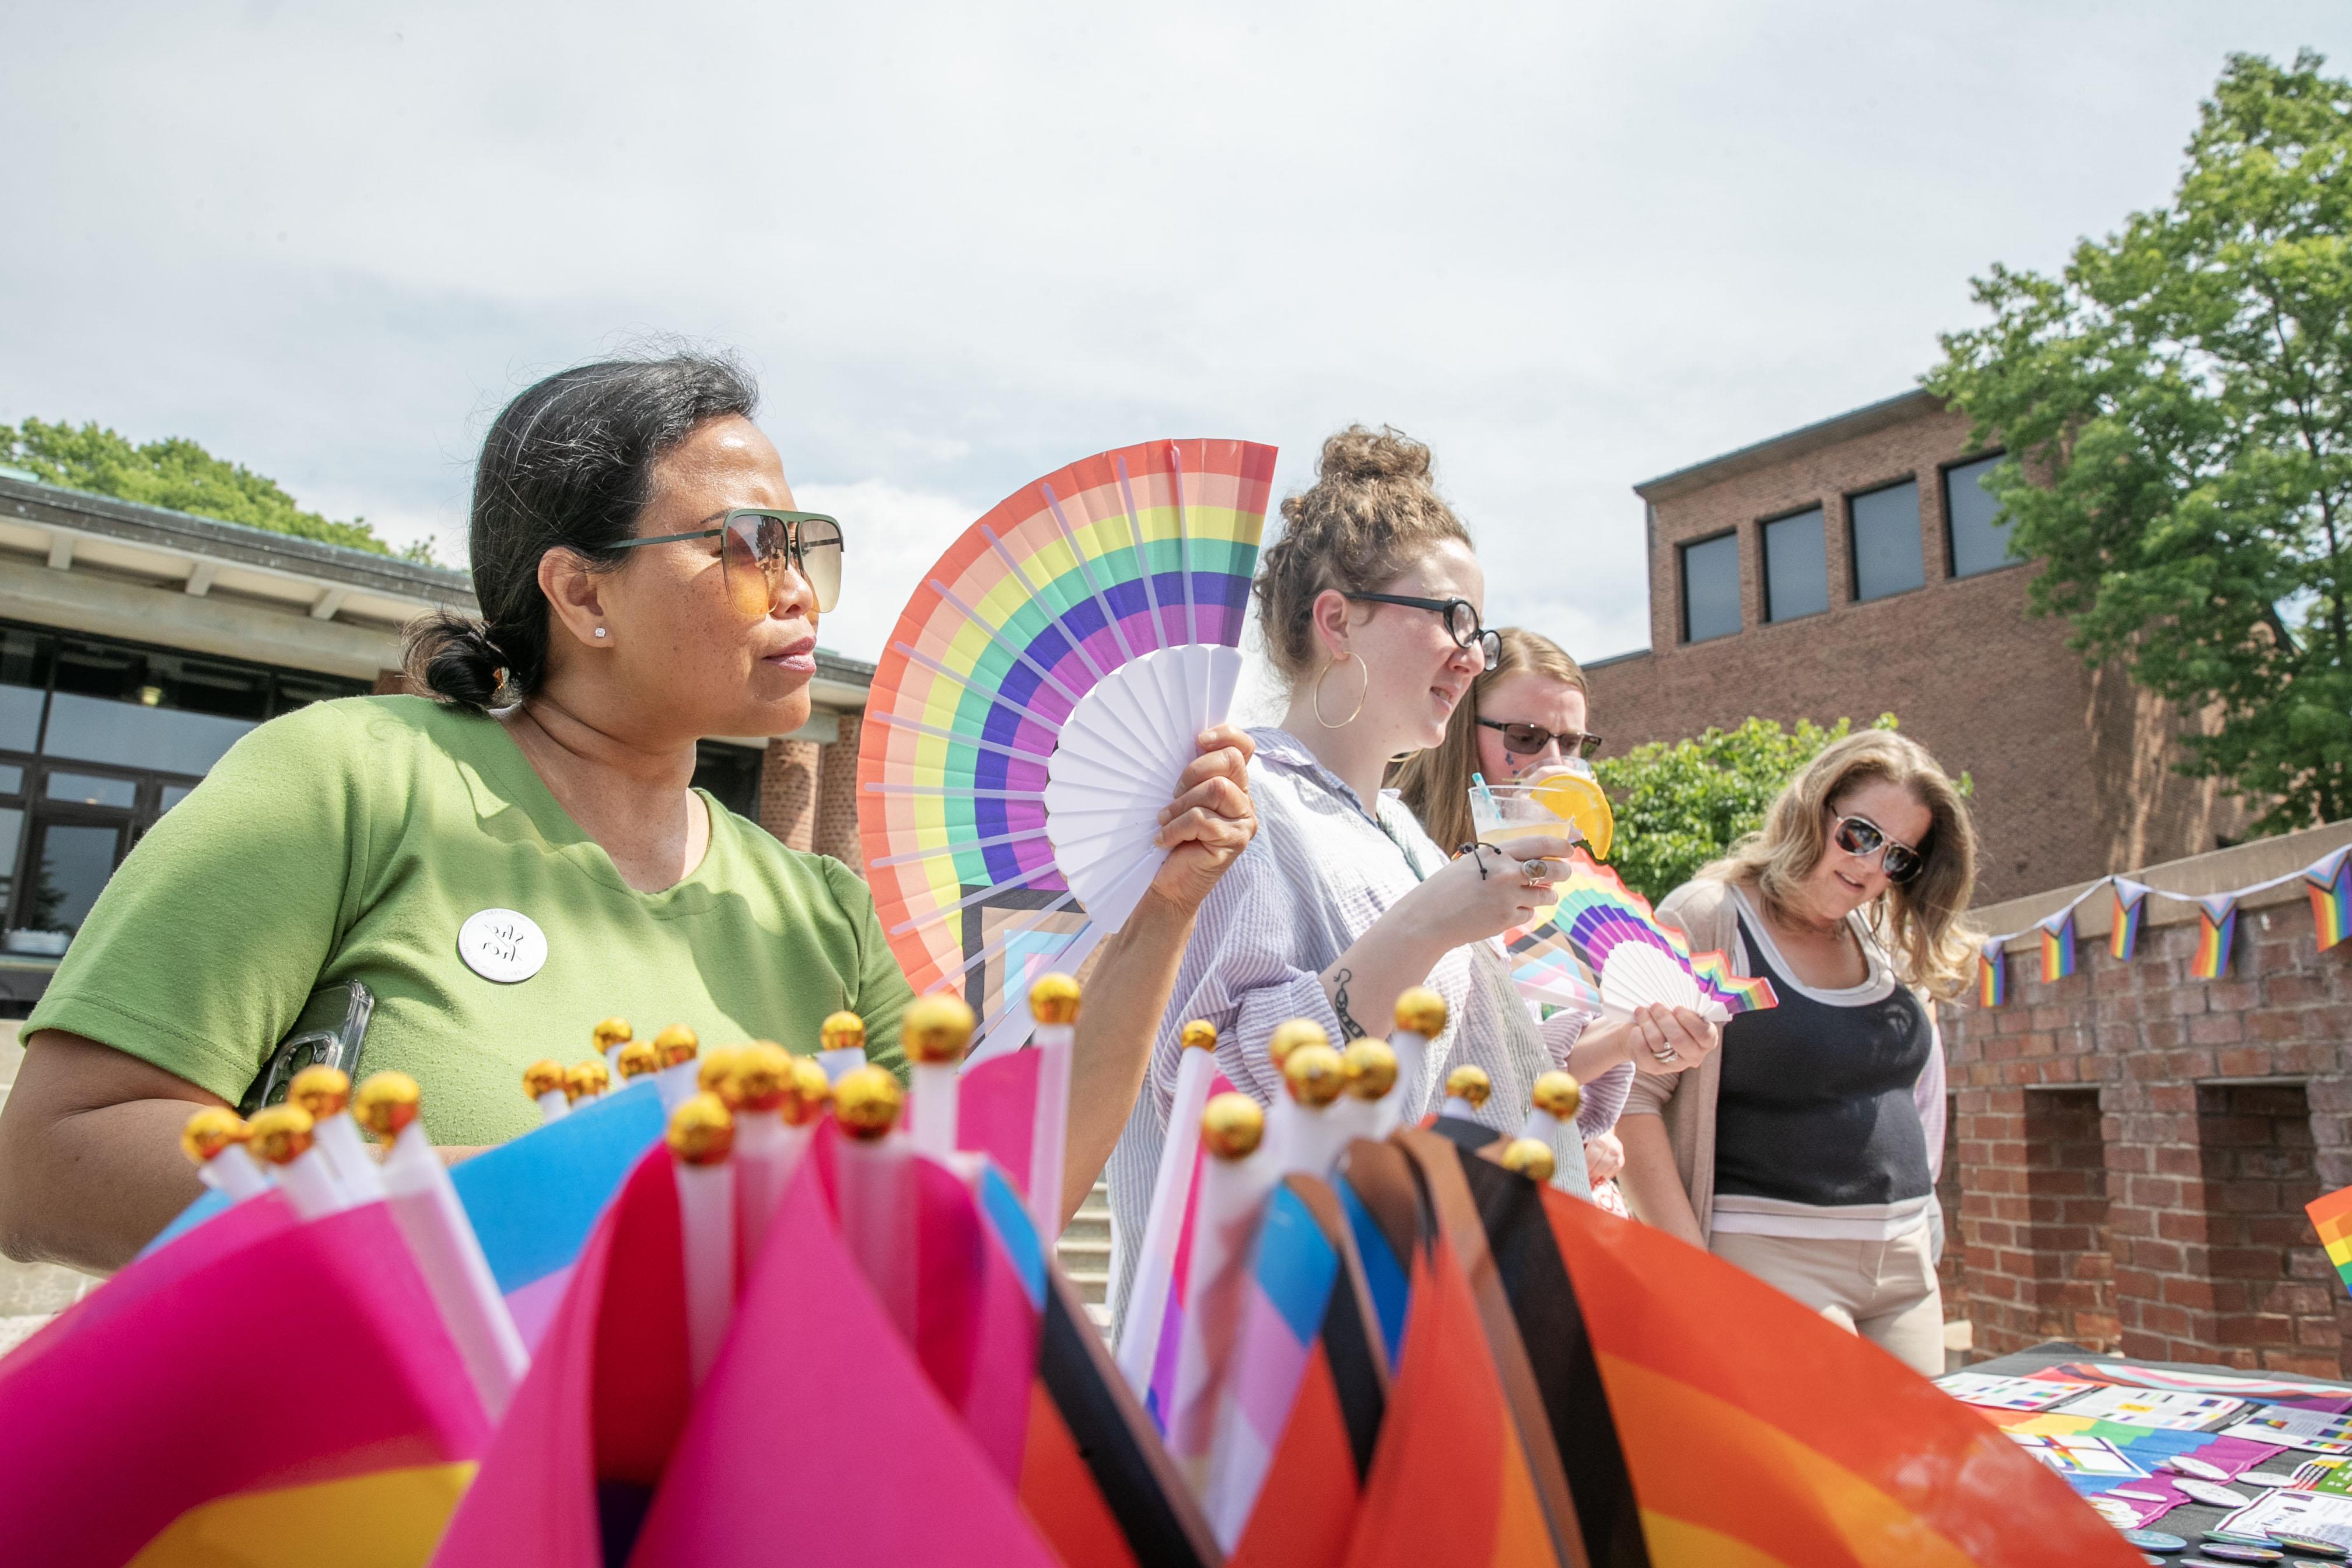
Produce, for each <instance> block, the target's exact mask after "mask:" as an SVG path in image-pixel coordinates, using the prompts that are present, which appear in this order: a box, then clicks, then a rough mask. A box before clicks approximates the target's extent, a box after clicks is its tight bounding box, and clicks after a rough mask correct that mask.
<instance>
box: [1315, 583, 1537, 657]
mask: <svg viewBox="0 0 2352 1568" xmlns="http://www.w3.org/2000/svg"><path fill="white" fill-rule="evenodd" d="M1340 597H1341V598H1345V599H1353V600H1355V601H1356V602H1357V603H1358V604H1365V605H1403V606H1405V608H1407V609H1409V610H1427V611H1428V612H1429V613H1430V614H1431V615H1433V616H1436V617H1437V618H1438V619H1439V620H1441V621H1444V623H1445V629H1446V631H1447V632H1449V633H1451V634H1452V636H1453V637H1454V644H1455V645H1456V646H1457V647H1475V648H1476V649H1478V651H1479V652H1480V653H1481V654H1483V655H1484V656H1485V657H1486V668H1487V670H1488V672H1489V673H1492V671H1493V670H1494V668H1495V667H1496V665H1498V664H1500V663H1502V662H1503V634H1502V633H1500V632H1490V631H1487V630H1486V629H1485V628H1483V627H1481V626H1479V625H1478V606H1477V605H1474V604H1472V603H1471V602H1470V601H1469V600H1467V599H1416V598H1414V597H1412V595H1409V594H1346V593H1343V594H1342V595H1340Z"/></svg>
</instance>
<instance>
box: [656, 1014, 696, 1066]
mask: <svg viewBox="0 0 2352 1568" xmlns="http://www.w3.org/2000/svg"><path fill="white" fill-rule="evenodd" d="M701 1044H702V1041H701V1040H700V1039H699V1038H698V1037H696V1035H695V1032H694V1031H693V1030H692V1029H689V1028H688V1027H687V1026H685V1025H684V1024H672V1025H671V1026H669V1027H668V1028H667V1029H664V1030H663V1031H662V1032H661V1033H660V1034H658V1035H656V1036H655V1037H654V1054H655V1055H656V1057H658V1058H661V1065H662V1066H664V1067H666V1068H674V1067H676V1066H677V1064H678V1063H680V1062H690V1061H692V1060H693V1059H694V1053H695V1051H696V1049H697V1048H698V1047H700V1046H701Z"/></svg>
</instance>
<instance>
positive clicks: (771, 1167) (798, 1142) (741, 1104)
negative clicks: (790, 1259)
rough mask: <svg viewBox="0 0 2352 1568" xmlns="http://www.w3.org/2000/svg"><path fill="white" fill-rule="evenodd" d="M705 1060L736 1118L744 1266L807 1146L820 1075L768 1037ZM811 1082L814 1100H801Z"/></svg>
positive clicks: (820, 1093)
mask: <svg viewBox="0 0 2352 1568" xmlns="http://www.w3.org/2000/svg"><path fill="white" fill-rule="evenodd" d="M710 1059H712V1060H717V1061H719V1062H720V1063H721V1068H722V1070H721V1071H720V1072H719V1074H718V1081H717V1083H716V1085H715V1086H714V1087H715V1089H716V1091H717V1093H718V1095H719V1099H720V1100H722V1101H723V1102H724V1103H725V1104H726V1107H727V1109H728V1110H729V1111H730V1113H731V1114H732V1115H733V1116H734V1118H735V1220H736V1224H737V1225H738V1226H740V1227H741V1235H740V1238H739V1239H740V1243H741V1251H742V1256H743V1259H744V1263H745V1266H746V1268H747V1269H748V1268H749V1266H750V1263H751V1260H752V1259H753V1258H758V1257H759V1256H760V1247H761V1244H762V1243H763V1242H764V1241H765V1240H766V1239H767V1236H768V1226H769V1223H770V1222H771V1221H772V1220H773V1219H774V1217H775V1214H776V1208H777V1205H780V1204H781V1203H782V1202H783V1197H784V1188H785V1186H786V1185H787V1184H790V1183H791V1181H792V1178H793V1172H794V1171H796V1170H798V1169H800V1163H801V1155H802V1154H803V1153H804V1152H806V1151H807V1149H808V1141H809V1122H810V1121H811V1120H812V1119H813V1118H814V1116H815V1114H816V1112H817V1110H819V1109H821V1108H822V1107H823V1106H824V1098H825V1093H826V1089H825V1083H824V1073H822V1072H820V1071H819V1070H818V1069H817V1066H816V1064H815V1063H814V1062H807V1061H802V1060H799V1059H798V1058H794V1057H793V1054H792V1053H791V1052H789V1051H787V1050H785V1049H784V1047H782V1046H780V1045H778V1044H776V1043H775V1042H774V1041H773V1040H754V1041H752V1042H751V1044H750V1045H748V1046H745V1047H742V1048H740V1050H735V1051H730V1052H725V1053H721V1052H718V1051H713V1052H712V1053H711V1054H710ZM811 1080H814V1084H813V1085H812V1081H811ZM812 1087H813V1088H814V1096H815V1102H814V1104H813V1105H812V1104H808V1103H806V1102H805V1100H804V1098H803V1097H805V1096H807V1095H809V1094H810V1093H811V1092H812Z"/></svg>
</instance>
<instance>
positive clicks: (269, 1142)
mask: <svg viewBox="0 0 2352 1568" xmlns="http://www.w3.org/2000/svg"><path fill="white" fill-rule="evenodd" d="M247 1126H248V1127H249V1128H250V1130H251V1132H252V1136H251V1137H250V1138H249V1139H247V1146H248V1147H250V1148H251V1149H252V1151H253V1152H254V1154H255V1155H256V1157H257V1158H259V1159H262V1160H265V1161H267V1162H268V1163H270V1164H273V1165H286V1164H291V1163H293V1162H294V1161H296V1160H299V1159H300V1158H301V1157H302V1156H303V1155H304V1154H307V1153H309V1152H310V1134H311V1128H312V1123H311V1121H310V1112H309V1111H307V1110H303V1109H302V1108H301V1107H300V1106H299V1105H266V1106H264V1107H262V1108H261V1109H260V1110H257V1111H255V1112H254V1113H253V1120H252V1121H250V1122H249V1123H247Z"/></svg>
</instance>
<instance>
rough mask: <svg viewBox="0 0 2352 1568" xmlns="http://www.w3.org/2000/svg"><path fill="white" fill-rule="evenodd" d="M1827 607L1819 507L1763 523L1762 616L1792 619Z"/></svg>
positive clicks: (1826, 571)
mask: <svg viewBox="0 0 2352 1568" xmlns="http://www.w3.org/2000/svg"><path fill="white" fill-rule="evenodd" d="M1829 607H1830V558H1829V545H1828V542H1827V541H1826V540H1825V539H1823V538H1822V509H1821V508H1819V507H1815V508H1813V510H1811V511H1801V512H1799V513H1798V514H1797V515H1796V516H1794V517H1784V518H1781V519H1780V520H1779V521H1774V522H1768V523H1766V524H1765V525H1764V618H1765V619H1766V620H1768V621H1793V620H1795V619H1796V618H1797V617H1798V616H1818V615H1820V614H1821V613H1822V611H1823V610H1826V609H1828V608H1829Z"/></svg>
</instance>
